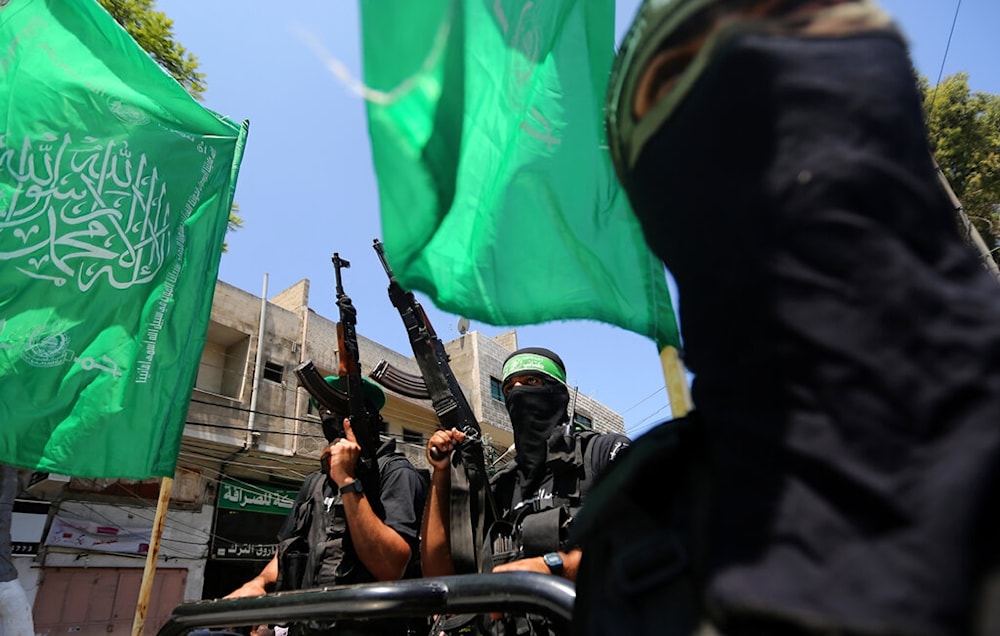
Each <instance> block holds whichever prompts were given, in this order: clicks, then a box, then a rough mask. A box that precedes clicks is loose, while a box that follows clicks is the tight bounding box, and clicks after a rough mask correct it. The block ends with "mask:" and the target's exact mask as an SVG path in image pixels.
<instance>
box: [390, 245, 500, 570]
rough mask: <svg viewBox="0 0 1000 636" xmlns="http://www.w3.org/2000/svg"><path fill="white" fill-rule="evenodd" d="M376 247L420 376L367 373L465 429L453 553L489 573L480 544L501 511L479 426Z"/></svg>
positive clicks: (456, 464)
mask: <svg viewBox="0 0 1000 636" xmlns="http://www.w3.org/2000/svg"><path fill="white" fill-rule="evenodd" d="M374 248H375V253H376V254H378V257H379V260H380V261H382V267H383V268H384V269H385V273H386V275H387V276H388V277H389V300H391V301H392V304H393V306H394V307H396V309H397V310H398V311H399V315H400V317H401V318H402V319H403V325H404V326H405V327H406V334H407V336H408V337H409V339H410V346H411V347H412V349H413V356H414V358H416V360H417V366H418V367H420V376H416V375H413V374H412V373H407V372H405V371H401V370H399V369H396V368H395V367H393V366H392V365H390V364H389V363H388V362H386V361H385V360H382V361H380V362H379V363H378V364H377V365H376V366H375V369H373V370H372V372H371V374H370V377H371V378H372V379H373V380H375V381H376V382H378V383H379V384H381V385H382V386H384V387H386V388H388V389H392V390H393V391H396V392H397V393H401V394H402V395H406V396H409V397H413V398H422V399H428V398H429V399H430V400H431V403H432V404H433V405H434V413H435V415H437V418H438V421H439V422H440V423H441V426H442V428H444V429H446V430H447V429H451V428H455V429H458V430H459V431H462V432H463V433H465V435H466V442H465V443H463V444H461V445H460V446H459V447H458V448H457V449H456V450H455V452H454V453H453V455H452V467H453V468H454V469H457V470H453V471H452V480H451V523H450V526H451V556H452V561H453V563H454V564H455V571H456V572H458V573H469V572H477V571H489V570H490V569H491V567H492V566H491V565H486V564H484V563H482V562H481V561H482V558H481V555H480V547H481V546H483V545H484V543H485V532H486V530H485V529H487V528H489V527H490V525H491V524H492V522H494V521H496V520H498V519H499V518H500V515H499V511H498V509H497V506H496V502H495V501H494V500H493V492H492V490H491V489H490V484H489V474H488V473H487V470H486V459H485V457H484V455H483V446H482V429H481V428H480V426H479V422H478V421H477V420H476V416H475V414H474V413H473V412H472V407H470V406H469V402H468V400H466V399H465V394H464V393H463V392H462V387H461V385H459V383H458V380H457V379H456V378H455V374H454V373H453V372H452V370H451V365H449V364H448V354H447V353H446V352H445V350H444V344H443V343H442V342H441V339H440V338H438V337H437V334H436V333H435V332H434V327H432V326H431V323H430V321H429V320H428V319H427V314H426V313H424V310H423V307H421V306H420V303H419V302H417V299H416V298H414V296H413V292H409V291H406V290H405V289H403V288H402V286H400V284H399V281H398V280H396V277H395V275H394V274H393V273H392V268H391V267H389V262H388V261H387V260H386V258H385V251H384V249H383V247H382V243H380V242H379V240H378V239H375V241H374ZM432 452H433V451H432Z"/></svg>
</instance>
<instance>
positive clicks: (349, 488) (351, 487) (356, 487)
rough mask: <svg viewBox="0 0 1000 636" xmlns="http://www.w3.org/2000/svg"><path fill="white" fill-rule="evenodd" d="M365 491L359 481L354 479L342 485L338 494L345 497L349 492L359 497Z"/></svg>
mask: <svg viewBox="0 0 1000 636" xmlns="http://www.w3.org/2000/svg"><path fill="white" fill-rule="evenodd" d="M364 491H365V489H364V487H363V486H362V485H361V480H360V479H355V480H354V481H352V482H351V483H349V484H344V485H343V486H341V487H340V494H341V495H346V494H347V493H349V492H356V493H358V494H359V495H360V494H361V493H363V492H364Z"/></svg>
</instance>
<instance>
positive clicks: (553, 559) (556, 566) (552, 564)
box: [542, 552, 563, 575]
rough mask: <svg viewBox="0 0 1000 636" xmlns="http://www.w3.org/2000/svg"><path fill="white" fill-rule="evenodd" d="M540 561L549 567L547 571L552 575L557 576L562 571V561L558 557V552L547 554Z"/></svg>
mask: <svg viewBox="0 0 1000 636" xmlns="http://www.w3.org/2000/svg"><path fill="white" fill-rule="evenodd" d="M542 560H544V561H545V565H547V566H549V571H550V572H552V573H553V574H556V575H559V574H562V571H563V560H562V557H561V556H559V553H558V552H549V553H548V554H544V555H542Z"/></svg>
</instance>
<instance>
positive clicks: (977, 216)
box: [921, 73, 1000, 263]
mask: <svg viewBox="0 0 1000 636" xmlns="http://www.w3.org/2000/svg"><path fill="white" fill-rule="evenodd" d="M921 88H922V89H923V93H924V116H925V118H926V121H927V128H928V133H929V135H930V140H931V145H932V147H933V149H934V157H935V159H936V160H937V162H938V165H939V166H940V167H941V170H942V171H943V172H944V174H945V176H946V177H947V178H948V181H949V183H950V184H951V187H952V189H953V190H954V191H955V194H956V195H957V196H958V199H959V201H961V202H962V207H964V208H965V211H966V213H967V214H968V215H969V219H970V220H971V221H972V224H973V225H974V226H975V227H976V229H977V230H979V233H980V234H981V235H982V237H983V239H984V240H985V241H986V243H987V245H988V246H989V248H990V249H991V250H994V251H993V258H994V259H995V260H997V262H998V263H1000V249H996V248H997V247H1000V95H993V94H991V93H982V92H973V91H972V90H971V89H970V88H969V76H968V74H966V73H956V74H955V75H950V76H948V77H946V78H945V79H944V80H942V81H941V82H940V83H939V84H938V85H937V86H934V87H931V86H930V85H929V84H928V82H927V81H926V80H924V79H922V80H921Z"/></svg>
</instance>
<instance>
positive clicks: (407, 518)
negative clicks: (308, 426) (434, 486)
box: [226, 376, 427, 634]
mask: <svg viewBox="0 0 1000 636" xmlns="http://www.w3.org/2000/svg"><path fill="white" fill-rule="evenodd" d="M326 381H327V382H328V383H329V384H330V385H331V386H333V387H334V388H337V389H340V390H342V391H343V390H345V389H346V387H345V386H342V384H346V383H343V382H342V380H341V379H340V378H338V377H337V376H330V377H328V378H326ZM363 390H364V395H365V399H366V400H367V401H368V403H369V407H370V411H371V412H373V413H377V412H378V411H379V410H380V409H381V408H382V407H383V406H384V405H385V394H384V393H383V392H382V389H380V388H379V387H378V385H376V384H375V383H373V382H371V381H369V380H367V379H365V380H364V384H363ZM320 415H321V417H322V421H323V433H324V436H325V437H326V439H327V441H328V442H330V445H329V446H328V447H327V448H326V450H325V451H324V453H323V466H324V467H326V470H318V471H316V472H314V473H311V474H309V475H308V476H307V477H306V480H305V482H304V483H303V484H302V487H301V489H300V490H299V494H298V497H296V499H295V504H294V505H293V507H292V510H291V512H290V513H289V515H288V518H287V519H286V520H285V523H284V525H283V526H282V528H281V531H280V532H279V534H278V540H279V544H278V545H279V547H278V552H277V554H275V556H274V558H273V559H272V560H271V561H270V562H269V563H268V564H267V565H266V566H265V567H264V569H263V570H262V571H261V572H260V574H258V575H257V576H256V577H254V578H253V579H251V580H250V581H247V582H246V583H245V584H243V586H242V587H240V588H239V589H237V590H235V591H234V592H232V593H231V594H229V595H228V596H227V597H226V598H238V597H244V596H259V595H261V594H264V593H266V592H267V591H269V590H270V589H271V588H272V587H273V588H275V589H274V591H285V590H297V589H308V588H312V587H319V586H323V585H343V584H350V583H367V582H372V581H393V580H398V579H402V578H415V577H418V576H420V572H419V560H418V558H419V552H418V542H419V535H418V531H419V528H420V515H421V512H422V511H423V507H424V499H425V497H426V489H427V488H426V483H425V481H424V478H423V477H421V475H420V474H419V473H418V472H417V469H416V468H415V467H414V466H413V464H411V463H410V461H409V460H408V459H406V456H405V455H404V454H403V453H402V452H400V451H397V450H396V441H395V440H393V439H390V440H388V441H385V442H383V443H382V445H381V446H380V447H379V449H378V452H377V454H376V459H377V464H378V471H379V485H380V492H377V493H369V492H366V491H365V489H364V488H363V487H362V485H361V479H359V478H358V474H357V469H358V463H359V457H360V456H361V446H359V445H358V442H357V439H356V438H355V435H354V431H353V430H352V428H351V424H350V420H348V419H347V418H345V417H344V416H343V415H342V414H336V413H330V412H329V411H325V410H324V409H321V411H320ZM379 417H381V416H379ZM331 627H332V626H329V625H327V626H316V625H311V626H309V625H295V626H292V631H291V632H290V633H292V634H301V633H309V631H310V630H313V631H315V632H320V633H322V631H325V630H328V629H330V628H331ZM336 627H337V629H338V630H340V631H343V630H344V629H346V628H348V627H349V628H350V630H349V631H350V633H352V634H353V633H369V632H370V633H373V634H378V633H406V631H405V630H406V626H405V625H402V624H400V625H395V623H393V624H392V625H386V624H385V623H382V622H380V623H379V624H378V625H375V624H372V625H366V624H364V623H362V622H353V623H352V624H351V625H345V624H344V622H343V621H341V622H338V623H337V625H336ZM296 630H298V631H296ZM424 630H426V627H424Z"/></svg>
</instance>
